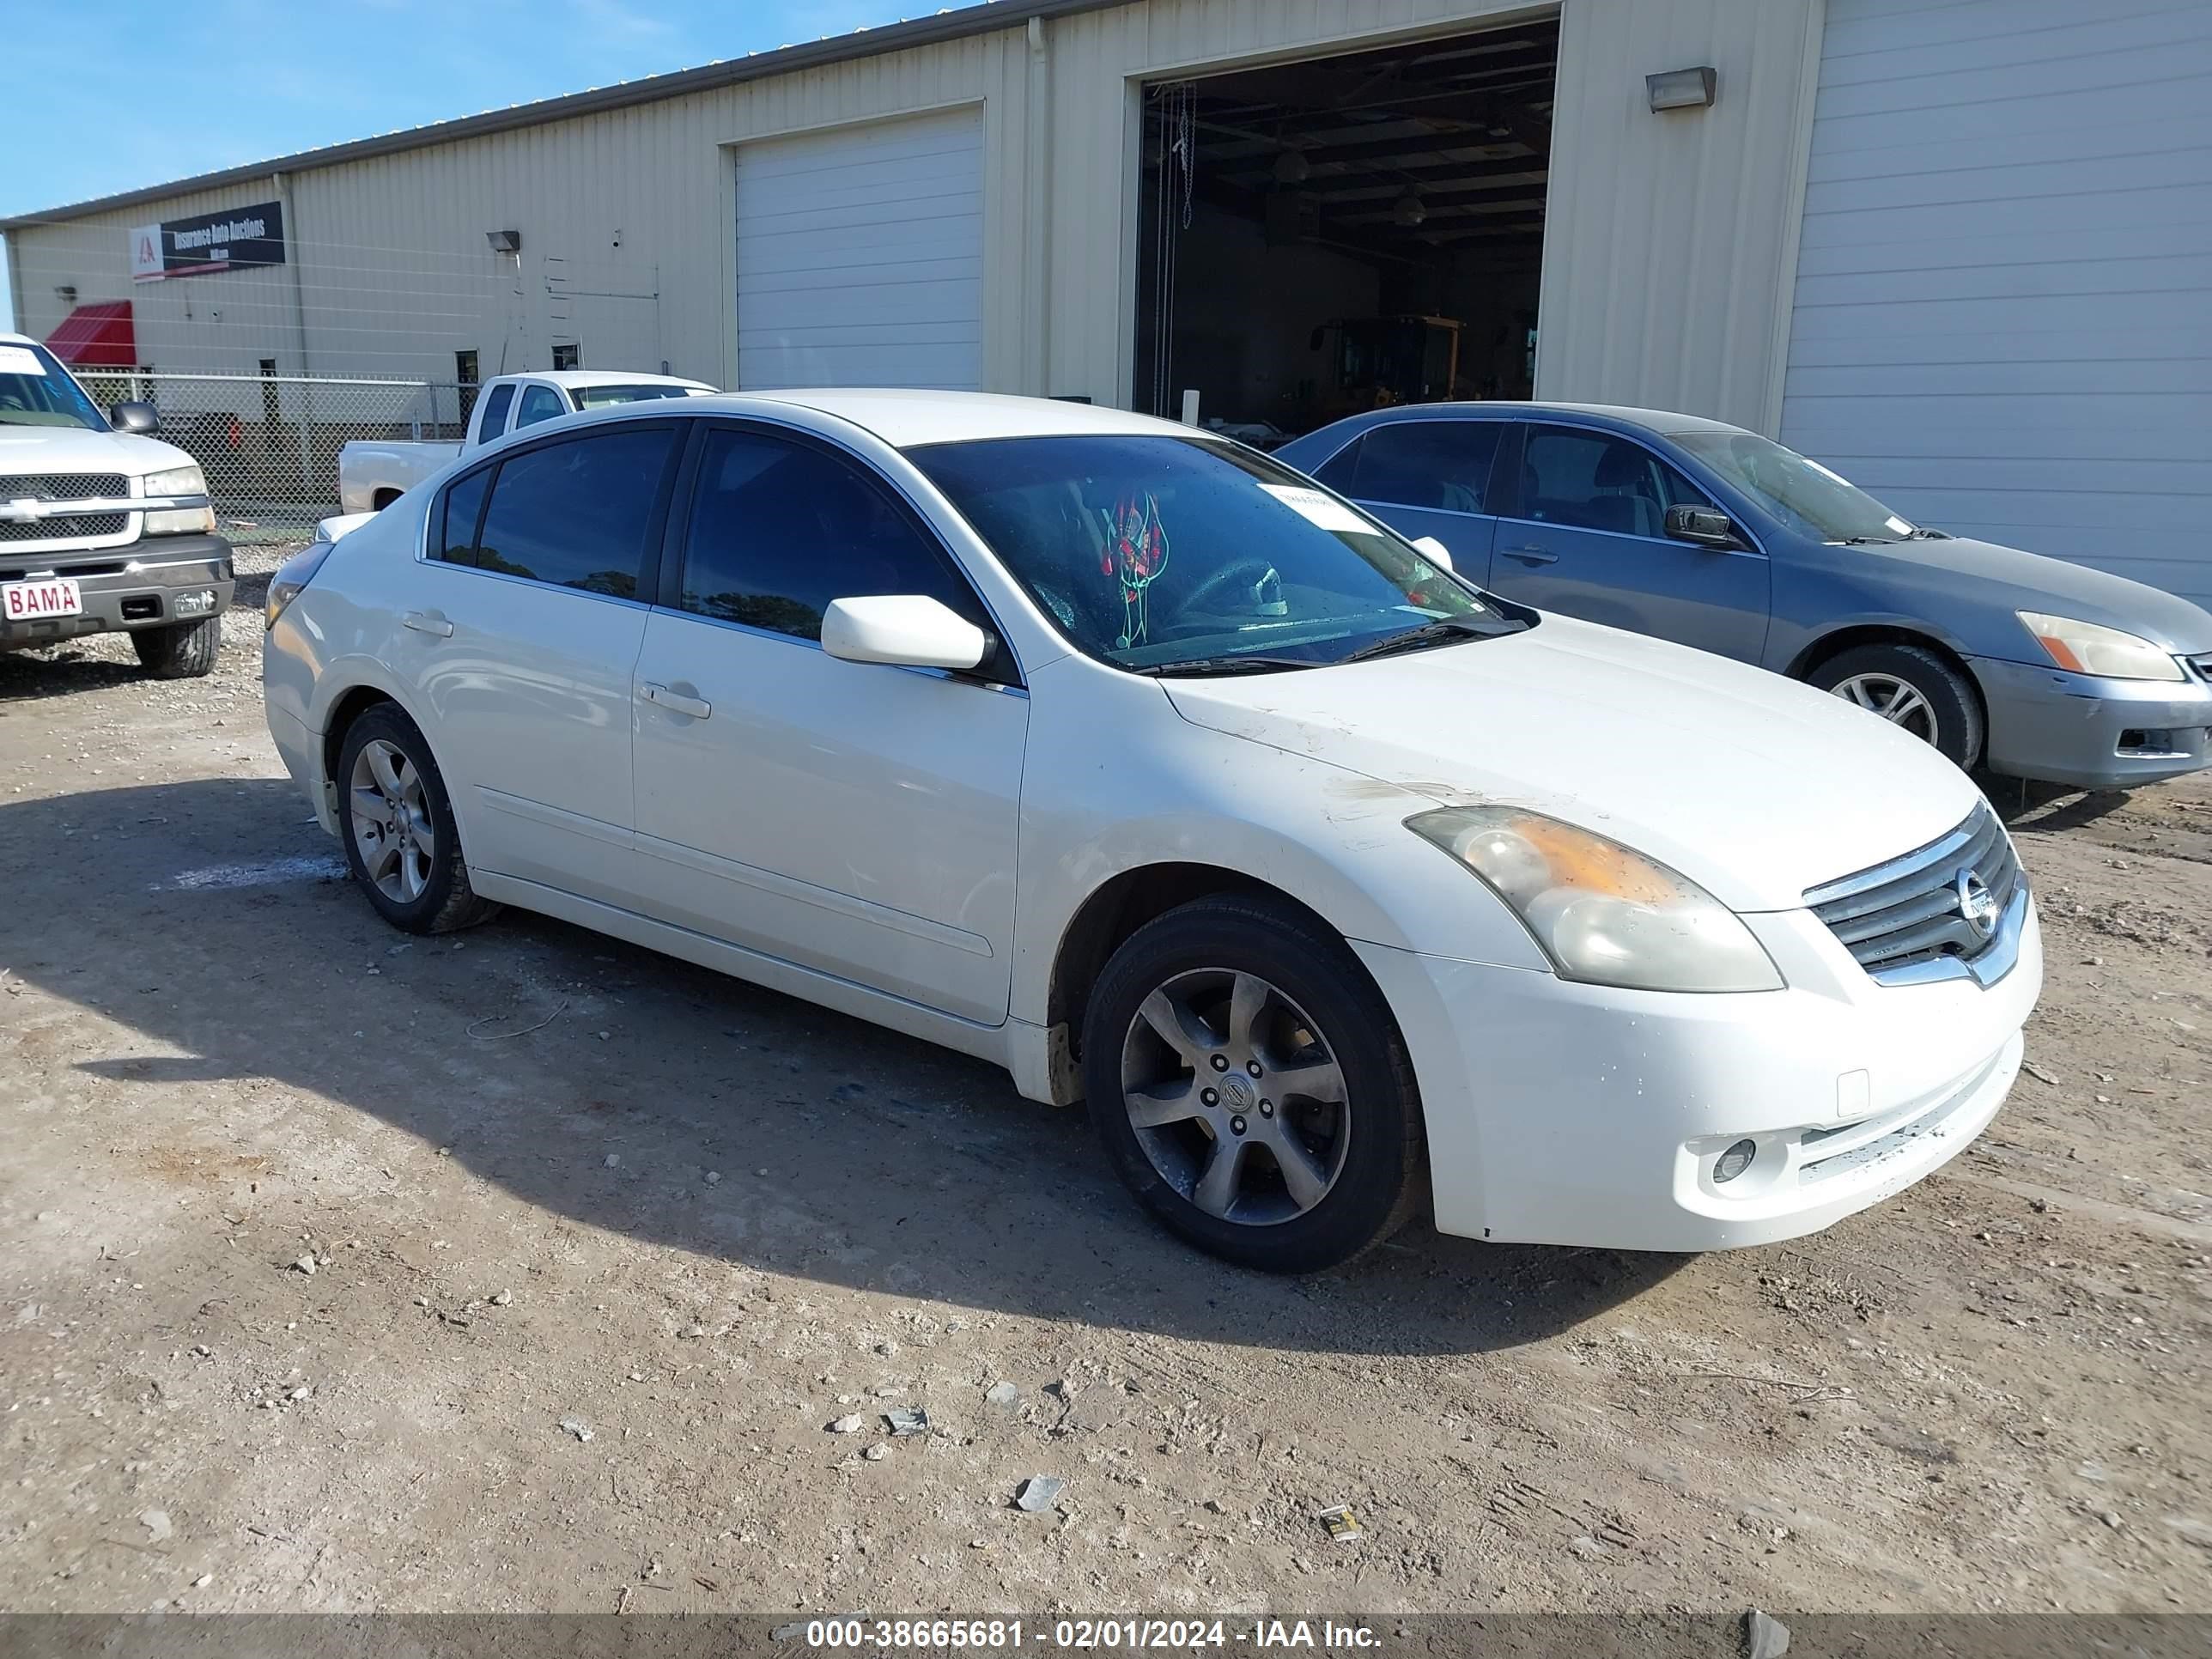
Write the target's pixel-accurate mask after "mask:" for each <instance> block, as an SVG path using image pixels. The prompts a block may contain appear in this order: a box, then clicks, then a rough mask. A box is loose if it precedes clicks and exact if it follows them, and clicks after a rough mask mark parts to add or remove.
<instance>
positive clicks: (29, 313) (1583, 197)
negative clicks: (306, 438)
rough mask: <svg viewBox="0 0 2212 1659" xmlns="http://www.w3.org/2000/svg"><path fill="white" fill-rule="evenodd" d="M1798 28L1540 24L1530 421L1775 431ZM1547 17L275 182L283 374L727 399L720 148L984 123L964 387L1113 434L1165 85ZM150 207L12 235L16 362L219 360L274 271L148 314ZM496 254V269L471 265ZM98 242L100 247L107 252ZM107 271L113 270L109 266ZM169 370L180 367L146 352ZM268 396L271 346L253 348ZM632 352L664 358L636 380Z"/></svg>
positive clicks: (567, 128)
mask: <svg viewBox="0 0 2212 1659" xmlns="http://www.w3.org/2000/svg"><path fill="white" fill-rule="evenodd" d="M1819 3H1820V0H1564V3H1563V5H1561V6H1560V7H1559V8H1557V9H1559V10H1560V11H1561V12H1562V14H1563V40H1562V46H1561V59H1560V68H1559V89H1558V118H1557V123H1556V136H1555V140H1554V149H1553V175H1552V201H1553V210H1552V218H1551V222H1550V227H1549V229H1548V232H1547V243H1546V247H1545V258H1544V279H1543V313H1542V319H1541V322H1542V340H1541V351H1540V360H1539V370H1538V390H1539V392H1540V393H1541V395H1544V396H1547V397H1564V398H1589V399H1607V400H1613V401H1642V402H1647V403H1653V404H1664V405H1672V406H1675V407H1680V408H1684V409H1688V410H1694V411H1697V412H1699V413H1705V414H1712V415H1718V416H1723V417H1725V418H1728V419H1732V420H1737V421H1741V422H1744V423H1746V424H1748V425H1753V426H1759V427H1762V428H1766V429H1769V430H1771V429H1772V428H1773V425H1774V421H1775V415H1776V408H1775V405H1776V402H1777V398H1778V388H1779V382H1780V369H1781V365H1780V356H1779V354H1780V351H1781V349H1782V345H1783V342H1784V325H1785V318H1786V307H1785V305H1784V298H1785V290H1786V288H1787V285H1788V281H1789V273H1790V265H1791V262H1792V260H1793V258H1794V255H1795V238H1796V223H1797V214H1798V204H1797V200H1796V193H1797V192H1798V191H1801V190H1802V154H1803V148H1804V143H1805V134H1806V129H1807V126H1808V123H1809V100H1810V92H1811V76H1810V73H1809V67H1808V66H1809V64H1810V63H1811V61H1812V60H1811V55H1810V54H1811V52H1812V49H1813V48H1812V46H1811V44H1810V43H1811V42H1812V40H1813V38H1814V35H1815V34H1816V33H1817V28H1818V23H1817V11H1818V7H1819ZM1547 9H1553V8H1548V7H1544V6H1528V5H1516V4H1512V3H1510V0H1134V3H1131V4H1129V5H1126V6H1120V7H1115V8H1112V9H1105V10H1101V11H1097V12H1092V13H1088V14H1083V15H1074V16H1070V17H1066V18H1062V19H1060V20H1058V21H1054V22H1053V23H1051V24H1049V25H1043V26H1041V27H1039V28H1038V29H1037V30H1035V31H1031V30H1029V29H1025V28H1024V27H1020V26H1017V27H1009V28H1006V29H1001V30H997V31H994V32H993V33H987V34H981V35H975V36H969V37H968V38H966V39H963V40H954V41H951V42H947V43H945V44H941V45H937V46H922V47H916V48H912V49H909V50H906V51H902V52H891V53H886V54H883V55H881V56H878V57H873V58H856V59H853V60H850V61H848V62H845V63H842V64H833V65H829V66H825V67H823V68H818V69H813V70H799V71H794V72H793V73H790V74H787V75H783V76H775V77H773V78H769V79H763V80H760V81H757V82H746V83H743V84H740V85H738V86H733V87H728V88H720V89H718V90H714V91H709V92H704V93H698V94H689V95H686V96H684V97H681V98H673V99H669V100H663V101H661V102H659V103H655V104H652V105H644V106H634V107H631V108H628V109H623V110H618V111H615V112H608V113H604V114H599V115H593V116H587V117H577V118H568V119H566V120H562V121H560V122H557V123H549V124H547V125H542V126H538V127H533V128H526V129H522V130H519V131H510V132H505V133H495V134H490V135H486V136H484V137H475V138H469V139H464V140H459V141H455V142H450V143H444V144H440V145H435V146H432V147H429V148H427V149H421V150H414V151H409V152H404V153H401V154H396V155H386V156H382V157H378V158H374V159H371V160H368V161H357V162H350V163H346V164H343V165H341V166H337V167H328V168H322V169H315V170H311V171H307V172H304V173H300V174H298V175H296V176H295V178H294V179H292V180H291V193H292V217H293V225H292V234H293V235H294V237H295V241H296V242H297V244H298V245H299V246H301V248H302V250H303V251H304V258H303V259H302V262H301V267H300V270H299V276H300V278H301V289H302V292H303V294H304V295H305V296H306V311H307V354H308V367H310V368H314V369H317V370H321V371H329V370H336V369H345V370H352V371H358V372H369V371H380V372H389V373H405V374H419V375H422V376H424V377H425V378H431V379H446V378H450V376H451V374H452V372H453V351H454V349H458V348H460V347H470V348H473V349H477V351H478V352H479V354H480V358H481V365H482V370H483V374H485V375H487V376H489V375H490V374H495V373H496V372H498V369H499V368H500V367H501V355H502V352H503V353H504V356H505V359H506V366H507V367H508V368H520V367H526V366H543V365H544V363H545V362H547V361H549V355H550V344H551V343H553V342H554V341H556V340H557V339H559V338H561V337H562V330H564V329H565V330H566V331H568V335H569V337H576V336H579V335H580V336H582V337H583V338H584V341H585V346H586V362H587V363H592V364H598V365H600V366H605V367H655V366H657V363H655V362H649V361H648V362H622V363H617V362H614V361H613V360H612V359H611V357H610V356H608V355H607V350H606V349H603V348H602V347H601V346H600V345H599V343H597V342H599V341H602V340H615V341H618V342H619V343H620V344H619V346H618V347H617V348H615V349H618V350H620V351H621V352H623V353H626V354H629V355H630V356H633V357H636V356H643V357H645V358H647V359H653V358H665V359H666V360H667V361H668V362H670V363H671V366H672V367H673V368H675V369H676V371H677V372H678V373H685V374H696V375H699V376H700V377H702V378H704V379H708V380H714V381H716V382H717V383H718V384H722V385H730V384H732V383H733V380H734V374H735V368H736V363H735V331H734V323H733V313H734V306H733V303H732V295H733V294H734V284H735V274H734V255H733V247H732V235H733V225H734V207H733V202H732V165H731V160H730V150H729V147H730V146H732V145H734V144H738V143H743V142H744V141H745V140H747V139H749V138H754V137H767V136H770V135H780V134H787V133H793V132H799V131H806V130H808V129H811V128H820V127H825V126H831V125H842V124H845V123H849V122H856V121H865V120H870V119H874V118H882V117H885V116H890V115H896V114H901V113H905V112H914V111H920V110H926V109H936V108H944V107H947V106H955V105H962V104H973V103H976V102H980V103H981V105H982V106H983V110H984V116H985V126H986V150H985V157H984V192H983V193H984V204H983V220H984V231H983V235H984V247H983V295H984V301H983V306H984V341H983V363H984V380H985V383H986V385H987V386H992V387H994V388H999V389H1004V390H1009V391H1024V392H1047V393H1053V394H1060V395H1066V394H1080V395H1085V396H1089V397H1091V398H1096V399H1097V400H1099V401H1101V402H1115V403H1126V402H1127V398H1128V392H1129V386H1128V380H1129V373H1130V362H1131V347H1132V341H1133V332H1134V325H1135V314H1134V313H1135V292H1134V268H1135V263H1136V252H1135V245H1136V209H1137V193H1138V192H1137V182H1138V181H1137V166H1138V162H1137V118H1138V109H1139V91H1140V88H1141V85H1142V83H1143V82H1145V81H1146V80H1148V79H1164V78H1170V77H1176V76H1185V75H1191V74H1198V73H1204V72H1206V71H1208V70H1221V69H1227V68H1231V67H1237V66H1242V65H1245V64H1253V63H1255V62H1265V61H1268V60H1271V59H1283V58H1296V57H1306V56H1313V55H1316V54H1319V53H1322V52H1329V51H1333V50H1338V49H1344V48H1349V47H1352V46H1374V45H1377V44H1381V43H1382V42H1383V41H1385V40H1389V39H1391V38H1403V37H1408V36H1413V35H1418V34H1421V33H1437V32H1443V31H1444V30H1448V29H1450V28H1453V27H1465V26H1467V25H1469V24H1474V23H1480V21H1482V20H1483V19H1485V18H1497V17H1507V16H1517V15H1528V14H1529V13H1531V12H1541V11H1544V10H1547ZM1701 63H1710V64H1715V65H1716V66H1717V67H1718V68H1719V70H1720V72H1721V92H1720V98H1719V101H1718V103H1717V106H1716V107H1715V108H1713V109H1711V110H1710V111H1705V112H1695V113H1677V114H1671V115H1667V116H1654V115H1652V114H1651V113H1650V112H1649V111H1648V110H1647V109H1646V108H1645V107H1644V81H1643V77H1644V75H1645V74H1647V73H1649V72H1651V71H1653V70H1664V69H1673V68H1679V67H1682V66H1685V65H1688V64H1701ZM245 199H250V198H248V197H240V196H239V195H238V194H237V193H236V192H234V191H227V192H225V193H224V195H223V197H222V199H221V200H219V201H210V202H207V203H205V204H201V203H198V202H194V203H191V204H186V203H185V202H183V201H179V202H178V203H176V204H170V205H164V206H161V207H159V208H156V207H153V206H142V207H140V208H137V209H132V210H126V211H125V212H122V213H120V214H117V215H108V216H100V217H99V218H97V219H88V220H80V221H74V222H70V223H68V224H64V225H57V226H54V227H52V228H37V229H33V230H28V231H23V232H18V233H16V234H15V242H16V244H17V253H18V264H19V269H20V270H21V283H20V287H21V304H22V306H23V309H24V312H25V314H26V319H27V323H28V325H29V326H30V327H31V328H32V330H33V331H36V332H41V333H43V332H45V331H47V330H50V329H51V328H52V326H53V325H55V324H56V323H58V321H59V319H60V315H61V314H62V312H63V311H64V310H65V307H58V304H57V302H56V301H54V300H53V298H52V293H51V290H52V288H53V286H55V285H56V284H57V283H61V282H64V281H69V280H72V278H71V277H70V276H64V275H63V274H62V273H63V272H64V270H68V271H70V272H73V273H76V275H75V276H74V280H76V285H77V287H78V289H79V291H80V295H81V297H82V298H83V299H93V298H101V297H121V296H127V297H130V298H132V299H134V300H139V301H142V304H141V313H142V315H147V316H149V319H151V318H152V316H153V314H154V313H156V312H158V313H159V315H160V326H159V327H158V328H154V329H149V328H147V327H146V326H145V325H142V339H144V340H146V342H147V346H146V349H147V354H148V355H149V356H155V360H156V361H157V362H162V364H163V366H164V367H167V366H168V360H167V358H164V357H161V356H158V355H156V354H159V353H167V354H169V356H171V357H173V358H174V359H175V362H176V366H177V367H179V368H182V367H188V366H196V365H193V364H189V363H187V362H185V356H183V355H182V354H185V353H187V352H189V351H191V350H195V349H201V348H203V347H204V349H205V352H206V353H207V354H208V355H215V354H217V353H220V352H223V351H229V352H230V356H226V357H224V358H223V359H222V361H223V363H224V365H225V366H243V367H245V368H248V369H249V370H250V368H251V366H252V359H254V358H255V357H258V356H268V355H271V351H270V349H268V348H267V347H264V346H260V345H256V346H253V347H251V348H242V349H236V350H232V349H231V348H230V347H228V345H226V344H224V343H222V341H223V339H225V338H227V337H228V332H229V331H227V330H226V331H224V334H223V335H222V336H221V337H216V336H211V335H210V334H209V333H208V331H206V329H205V328H204V327H198V328H193V329H191V330H190V331H178V332H173V331H172V329H173V323H175V322H178V321H181V318H172V316H171V314H170V313H172V312H173V311H176V310H178V309H179V307H182V306H185V305H190V306H191V307H194V308H195V312H196V315H195V318H194V321H195V322H198V321H199V320H200V318H199V317H198V315H197V313H198V312H199V311H201V310H203V309H211V308H214V307H218V306H219V305H221V304H222V300H221V298H220V297H219V295H220V294H222V293H226V292H228V291H230V290H231V289H233V287H234V285H241V284H245V283H256V284H260V285H263V286H266V287H267V288H268V289H269V290H270V293H271V294H272V295H283V294H284V293H285V292H286V290H285V289H284V288H283V283H285V282H286V281H287V280H288V278H287V276H286V275H285V273H283V272H282V271H274V272H257V273H251V274H249V273H240V274H238V275H236V276H211V277H200V278H190V279H185V280H182V281H179V282H173V283H166V284H160V283H149V284H142V285H139V287H138V288H137V289H135V290H134V289H133V288H132V286H131V283H129V280H128V266H127V260H126V257H125V246H124V233H125V229H127V228H128V226H129V225H131V224H136V223H143V222H148V221H150V220H153V219H156V218H163V217H176V216H180V215H181V214H183V213H185V212H186V211H189V210H191V209H192V208H196V207H198V206H201V205H206V206H229V205H235V204H238V203H239V202H240V201H242V200H245ZM507 228H512V229H518V230H520V231H521V233H522V234H523V242H524V247H523V253H522V257H521V259H520V262H519V264H516V263H513V262H506V263H503V262H502V261H501V258H500V257H499V256H495V255H493V254H492V253H491V252H489V249H488V248H487V247H486V246H485V242H484V233H485V232H486V231H487V230H492V229H507ZM103 239H105V240H103ZM108 243H112V249H108V248H107V247H106V244H108ZM172 338H173V339H175V340H176V341H177V342H178V343H177V344H176V345H175V346H172V345H170V344H169V343H167V342H168V341H169V340H170V339H172ZM270 345H272V346H274V347H275V348H276V355H278V356H280V357H281V358H282V367H283V369H284V370H285V371H286V372H292V371H295V370H296V369H297V368H300V367H301V365H300V363H299V362H298V361H297V358H296V354H295V353H294V352H292V351H291V349H290V343H289V342H288V341H286V340H284V339H283V338H282V337H277V338H275V339H273V340H272V341H270ZM655 347H657V349H654V348H655Z"/></svg>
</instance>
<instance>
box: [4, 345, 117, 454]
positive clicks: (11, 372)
mask: <svg viewBox="0 0 2212 1659" xmlns="http://www.w3.org/2000/svg"><path fill="white" fill-rule="evenodd" d="M0 426H68V427H82V428H85V429H86V430H88V431H92V432H105V431H106V430H107V429H108V426H107V422H106V421H104V420H102V419H101V418H100V411H99V410H97V409H95V408H94V407H93V402H92V399H91V398H88V397H86V396H85V395H84V392H83V389H82V387H80V386H78V385H77V383H76V381H75V380H71V379H70V374H69V371H68V370H67V369H65V368H63V367H62V366H61V364H59V363H58V362H56V361H55V360H54V355H53V353H52V352H51V351H48V350H47V349H46V347H44V346H42V345H5V344H0Z"/></svg>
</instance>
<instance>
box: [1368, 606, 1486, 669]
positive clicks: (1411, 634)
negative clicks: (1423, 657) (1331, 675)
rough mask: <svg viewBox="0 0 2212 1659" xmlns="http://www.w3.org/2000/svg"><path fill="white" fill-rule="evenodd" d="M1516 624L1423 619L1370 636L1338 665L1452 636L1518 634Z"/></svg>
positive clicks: (1468, 637)
mask: <svg viewBox="0 0 2212 1659" xmlns="http://www.w3.org/2000/svg"><path fill="white" fill-rule="evenodd" d="M1520 631H1521V630H1520V629H1518V628H1515V627H1510V626H1508V627H1504V628H1500V627H1497V626H1495V625H1493V624H1492V623H1478V622H1469V621H1468V620H1466V619H1465V618H1463V617H1443V618H1442V619H1440V620H1438V621H1436V622H1429V623H1422V624H1421V625H1420V626H1419V628H1408V629H1406V630H1405V631H1404V632H1403V633H1400V634H1391V635H1387V636H1385V637H1384V638H1383V639H1379V640H1370V641H1368V642H1367V643H1366V644H1365V645H1363V646H1361V647H1358V649H1357V650H1355V651H1348V652H1346V653H1345V654H1344V655H1343V656H1341V657H1339V658H1338V659H1336V660H1337V664H1338V665H1339V666H1341V665H1344V664H1346V663H1348V662H1365V661H1366V660H1367V659H1369V658H1370V657H1387V656H1389V654H1390V653H1393V652H1396V651H1414V650H1419V648H1420V647H1423V646H1425V645H1436V644H1439V643H1441V642H1442V641H1445V640H1449V639H1462V640H1467V639H1484V640H1487V639H1494V638H1496V637H1497V636H1498V635H1500V634H1517V633H1519V632H1520Z"/></svg>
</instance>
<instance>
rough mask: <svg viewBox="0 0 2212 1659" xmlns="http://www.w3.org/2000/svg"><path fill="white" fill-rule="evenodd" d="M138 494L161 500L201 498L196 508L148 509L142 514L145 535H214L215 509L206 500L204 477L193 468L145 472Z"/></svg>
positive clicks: (177, 467)
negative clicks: (166, 498)
mask: <svg viewBox="0 0 2212 1659" xmlns="http://www.w3.org/2000/svg"><path fill="white" fill-rule="evenodd" d="M141 493H142V494H143V495H145V496H146V497H147V498H148V499H149V500H152V501H160V500H161V499H162V498H163V497H165V496H167V497H170V498H172V499H173V498H175V497H177V496H185V497H187V498H189V497H191V496H193V495H197V496H199V497H201V498H202V499H201V501H200V504H199V505H198V506H197V507H155V508H149V510H148V512H147V513H146V533H147V534H148V535H149V536H207V535H212V534H213V533H214V532H215V508H213V507H210V506H209V505H208V503H207V501H206V499H205V498H206V495H207V493H208V485H207V474H206V473H204V472H203V471H201V470H200V469H199V468H198V467H197V466H173V467H168V468H166V469H165V470H163V471H160V472H149V473H148V474H147V475H146V478H145V483H143V485H142V486H141Z"/></svg>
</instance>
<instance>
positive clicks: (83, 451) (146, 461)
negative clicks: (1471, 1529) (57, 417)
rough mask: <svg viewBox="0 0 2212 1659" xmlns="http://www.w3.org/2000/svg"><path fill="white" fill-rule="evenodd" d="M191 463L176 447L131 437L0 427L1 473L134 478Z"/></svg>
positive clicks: (78, 430) (76, 429)
mask: <svg viewBox="0 0 2212 1659" xmlns="http://www.w3.org/2000/svg"><path fill="white" fill-rule="evenodd" d="M191 464H192V458H191V456H189V455H187V454H185V452H184V451H183V450H181V449H179V448H178V447H176V445H174V444H165V443H163V442H162V441H161V440H160V439H158V438H142V437H140V436H138V435H136V434H134V433H125V432H90V431H87V430H86V429H85V428H82V427H67V426H0V472H126V473H130V474H131V475H132V476H134V477H135V476H137V475H138V474H140V473H145V472H158V471H161V469H163V468H164V467H171V466H190V465H191Z"/></svg>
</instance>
